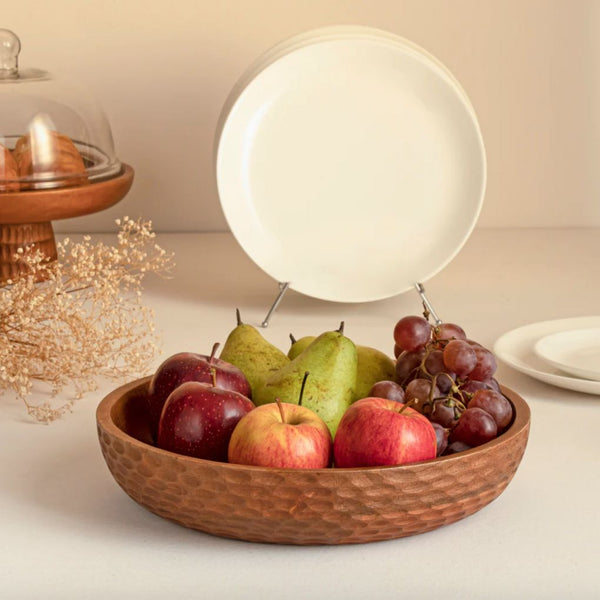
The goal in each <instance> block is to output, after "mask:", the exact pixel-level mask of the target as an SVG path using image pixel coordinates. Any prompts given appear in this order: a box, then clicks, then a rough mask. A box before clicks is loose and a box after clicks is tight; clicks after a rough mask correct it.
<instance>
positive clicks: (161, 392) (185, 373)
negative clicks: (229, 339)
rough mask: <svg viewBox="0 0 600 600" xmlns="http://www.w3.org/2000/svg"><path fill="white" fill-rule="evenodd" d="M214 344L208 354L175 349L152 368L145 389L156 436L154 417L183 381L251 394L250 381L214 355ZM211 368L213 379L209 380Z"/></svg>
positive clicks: (156, 420)
mask: <svg viewBox="0 0 600 600" xmlns="http://www.w3.org/2000/svg"><path fill="white" fill-rule="evenodd" d="M217 347H218V344H215V345H214V346H213V350H212V353H211V354H210V356H207V355H205V354H196V353H194V352H179V353H178V354H174V355H173V356H170V357H169V358H167V359H166V360H165V361H164V362H163V363H162V364H161V365H160V366H159V367H158V369H157V370H156V372H155V373H154V376H153V377H152V379H151V380H150V385H149V388H148V412H149V415H150V425H151V428H152V432H153V434H154V435H156V432H157V430H158V420H159V418H160V414H161V412H162V409H163V406H164V404H165V402H166V400H167V398H168V396H169V394H170V393H171V392H172V391H173V390H174V389H175V388H177V387H178V386H180V385H181V384H182V383H185V382H186V381H199V382H204V383H210V384H214V385H216V386H217V387H219V388H222V389H224V390H231V391H234V392H238V393H240V394H242V395H243V396H246V397H248V398H250V397H251V395H250V394H251V393H250V384H249V383H248V380H247V379H246V376H245V375H244V373H242V371H241V370H240V369H238V368H237V367H236V366H234V365H232V364H230V363H228V362H225V361H224V360H221V359H220V358H216V357H215V356H214V354H215V352H216V350H217ZM213 370H214V377H215V380H214V381H213Z"/></svg>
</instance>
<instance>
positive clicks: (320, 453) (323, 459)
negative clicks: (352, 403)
mask: <svg viewBox="0 0 600 600" xmlns="http://www.w3.org/2000/svg"><path fill="white" fill-rule="evenodd" d="M331 448H332V440H331V433H329V428H328V427H327V425H326V424H325V422H324V421H323V420H322V419H321V418H320V417H319V416H318V415H317V414H316V413H315V412H313V411H312V410H310V409H309V408H306V407H305V406H299V405H298V404H288V403H284V402H279V401H278V402H277V403H273V402H272V403H270V404H263V405H262V406H258V407H257V408H255V409H254V410H253V411H252V412H250V413H248V414H247V415H246V416H245V417H243V418H242V419H241V420H240V422H239V423H238V424H237V426H236V428H235V430H234V431H233V434H232V436H231V441H230V442H229V462H231V463H238V464H242V465H256V466H261V467H281V468H287V469H322V468H326V467H328V466H329V465H330V464H331Z"/></svg>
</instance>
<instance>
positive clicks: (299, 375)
mask: <svg viewBox="0 0 600 600" xmlns="http://www.w3.org/2000/svg"><path fill="white" fill-rule="evenodd" d="M357 362H358V358H357V353H356V346H355V345H354V343H353V342H352V340H350V339H349V338H347V337H345V336H344V333H343V323H342V325H341V326H340V329H338V330H336V331H327V332H325V333H322V334H321V335H320V336H318V337H317V338H315V339H314V340H313V341H312V342H311V343H310V344H308V346H307V347H306V348H305V349H304V351H303V352H302V353H300V354H299V355H298V356H296V358H294V359H293V360H292V361H291V362H290V363H289V364H287V365H285V366H283V367H282V368H281V369H279V370H278V371H276V372H275V373H272V374H271V375H269V376H268V377H267V378H266V379H265V380H264V382H263V384H262V385H261V386H260V387H259V388H258V389H257V393H256V396H255V397H254V402H255V404H267V403H269V402H275V401H276V399H277V398H279V399H280V400H281V401H282V402H290V403H292V404H298V401H299V398H300V390H301V389H302V381H303V379H304V375H305V373H306V372H307V371H308V372H309V376H308V379H307V380H306V384H305V388H304V392H303V395H302V405H303V406H306V407H307V408H310V409H311V410H313V411H314V412H316V413H317V414H318V415H319V416H320V417H321V419H323V421H325V423H326V424H327V427H328V428H329V431H330V432H331V435H332V436H335V432H336V430H337V427H338V424H339V422H340V419H341V418H342V415H343V414H344V412H346V409H347V408H348V406H350V404H352V401H353V400H354V389H355V385H356V372H357Z"/></svg>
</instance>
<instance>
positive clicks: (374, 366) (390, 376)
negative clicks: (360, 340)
mask: <svg viewBox="0 0 600 600" xmlns="http://www.w3.org/2000/svg"><path fill="white" fill-rule="evenodd" d="M356 352H357V354H358V369H357V374H356V389H355V390H354V400H360V399H361V398H365V397H366V396H367V395H368V394H369V391H370V390H371V388H372V387H373V384H374V383H377V382H378V381H388V380H391V381H394V378H395V376H396V363H395V362H394V361H393V360H392V359H391V358H390V357H389V356H388V355H387V354H384V353H383V352H381V351H380V350H376V349H375V348H370V347H369V346H357V347H356Z"/></svg>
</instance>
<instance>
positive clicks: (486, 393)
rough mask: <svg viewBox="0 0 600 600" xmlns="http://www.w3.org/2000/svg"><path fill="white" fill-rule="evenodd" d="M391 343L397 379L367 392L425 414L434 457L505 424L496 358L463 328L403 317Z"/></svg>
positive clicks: (506, 408) (509, 412) (508, 415)
mask: <svg viewBox="0 0 600 600" xmlns="http://www.w3.org/2000/svg"><path fill="white" fill-rule="evenodd" d="M394 341H395V348H394V353H395V355H396V381H395V382H380V383H377V384H375V386H374V387H376V386H379V388H378V389H374V390H372V393H373V392H374V393H373V395H378V396H380V397H388V398H390V399H392V400H397V401H400V402H404V403H406V404H407V405H409V406H411V407H412V408H414V409H416V410H418V411H419V412H420V413H422V414H423V415H425V416H426V417H427V418H428V419H429V420H430V421H431V424H432V425H433V427H434V429H435V432H436V435H437V441H438V447H437V455H438V456H441V455H444V454H454V453H456V452H462V451H463V450H467V449H469V448H472V447H474V446H479V445H481V444H484V443H485V442H489V441H490V440H492V439H494V438H495V437H497V436H498V435H500V434H501V433H502V432H503V431H504V430H505V429H506V428H507V427H508V426H509V425H510V423H511V421H512V417H513V408H512V405H511V403H510V402H509V401H508V400H507V398H506V397H505V396H504V395H503V394H502V392H501V390H500V386H499V385H498V382H497V381H496V379H494V374H495V372H496V367H497V365H496V359H495V357H494V355H493V354H492V353H491V352H490V351H489V350H488V349H487V348H484V347H483V346H482V345H481V344H478V343H477V342H474V341H473V340H470V339H467V335H466V334H465V332H464V330H463V329H462V327H460V326H458V325H455V324H453V323H440V324H437V325H433V324H431V323H430V322H429V321H428V320H427V319H426V318H424V317H420V316H407V317H404V318H402V319H400V320H399V321H398V323H397V324H396V327H395V328H394ZM382 394H384V395H383V396H382Z"/></svg>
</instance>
